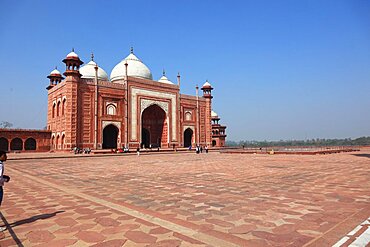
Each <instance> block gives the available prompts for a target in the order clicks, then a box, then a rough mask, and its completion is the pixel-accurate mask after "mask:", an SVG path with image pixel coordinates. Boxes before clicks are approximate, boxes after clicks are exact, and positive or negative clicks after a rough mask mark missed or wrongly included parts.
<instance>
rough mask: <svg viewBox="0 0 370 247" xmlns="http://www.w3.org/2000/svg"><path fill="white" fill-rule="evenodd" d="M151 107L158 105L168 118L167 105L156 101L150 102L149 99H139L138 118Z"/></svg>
mask: <svg viewBox="0 0 370 247" xmlns="http://www.w3.org/2000/svg"><path fill="white" fill-rule="evenodd" d="M151 105H158V106H159V107H160V108H162V110H163V111H164V112H165V113H166V115H167V116H168V103H167V102H163V101H157V100H150V99H141V102H140V107H141V113H140V116H141V115H143V111H144V110H145V109H146V108H148V107H149V106H151Z"/></svg>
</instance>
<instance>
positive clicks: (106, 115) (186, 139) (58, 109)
mask: <svg viewBox="0 0 370 247" xmlns="http://www.w3.org/2000/svg"><path fill="white" fill-rule="evenodd" d="M63 62H64V63H65V65H66V69H65V71H64V73H63V75H62V74H61V72H59V71H58V70H57V69H55V70H53V71H51V73H50V74H49V75H48V76H47V77H48V79H49V80H50V83H49V85H48V86H47V88H46V89H47V93H48V111H47V130H46V132H47V133H49V134H48V137H47V138H50V150H54V151H63V150H64V151H66V150H71V149H72V148H74V147H78V148H91V149H117V148H125V147H126V148H129V149H132V148H137V147H141V148H158V147H159V148H178V147H189V146H193V147H194V146H196V145H202V146H206V145H208V146H209V147H211V146H214V147H222V146H224V145H225V138H226V134H225V129H226V126H222V125H220V124H219V120H220V118H219V116H218V115H217V114H216V113H215V112H214V111H212V98H213V96H212V90H213V87H212V85H211V84H210V83H209V82H208V81H206V82H205V83H204V84H203V86H202V87H201V88H200V90H201V95H199V92H198V91H199V88H198V87H196V95H195V96H194V95H185V94H181V93H180V84H181V77H180V75H179V74H178V75H177V82H176V83H174V82H172V81H171V80H169V79H168V78H167V77H166V75H165V72H163V76H162V77H161V78H160V79H159V80H158V81H156V80H153V77H152V73H151V71H150V69H149V68H148V67H147V66H146V65H145V64H144V63H143V62H142V61H141V60H140V59H139V58H138V57H137V56H136V55H135V54H134V52H133V49H131V52H130V54H129V55H128V56H127V57H126V58H124V59H123V60H122V61H121V62H119V63H118V64H117V65H116V66H115V67H114V68H113V70H112V72H111V74H110V77H108V75H107V73H106V72H105V71H104V70H103V69H102V68H101V67H99V66H98V65H97V63H96V62H95V61H94V57H93V56H92V58H91V61H90V62H88V63H87V64H85V65H83V62H82V61H81V59H80V57H79V56H78V55H77V54H76V53H75V52H74V51H72V52H70V53H69V54H68V55H67V56H66V58H65V59H63ZM82 65H83V66H82ZM1 135H2V132H1V131H0V146H4V147H3V148H5V145H8V147H7V150H9V151H12V147H11V145H10V144H11V141H12V140H9V139H7V137H6V136H5V137H4V136H3V137H2V136H1ZM44 136H45V134H44ZM1 138H3V139H6V143H2V142H3V141H4V140H2V139H1ZM18 139H19V138H18ZM23 139H26V137H24V138H23ZM23 139H22V140H23ZM33 139H35V141H36V143H35V144H34V145H33V146H35V150H36V151H37V150H38V147H37V146H38V145H37V142H38V140H37V138H33ZM43 143H45V140H43ZM22 144H23V146H22ZM22 144H19V143H18V145H17V147H18V150H25V148H24V146H25V143H23V142H22ZM21 146H22V147H21ZM44 146H45V145H44ZM43 150H45V147H43Z"/></svg>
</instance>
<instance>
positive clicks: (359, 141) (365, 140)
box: [226, 136, 370, 147]
mask: <svg viewBox="0 0 370 247" xmlns="http://www.w3.org/2000/svg"><path fill="white" fill-rule="evenodd" d="M366 145H370V136H369V137H365V136H364V137H360V138H356V139H351V138H346V139H319V138H317V139H311V140H280V141H239V142H235V141H226V146H229V147H235V146H239V147H241V146H244V147H293V146H294V147H297V146H298V147H302V146H317V147H319V146H366Z"/></svg>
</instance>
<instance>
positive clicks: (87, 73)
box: [80, 61, 109, 81]
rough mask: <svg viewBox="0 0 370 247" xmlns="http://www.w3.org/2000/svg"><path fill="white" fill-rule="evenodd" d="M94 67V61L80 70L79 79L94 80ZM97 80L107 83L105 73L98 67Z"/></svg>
mask: <svg viewBox="0 0 370 247" xmlns="http://www.w3.org/2000/svg"><path fill="white" fill-rule="evenodd" d="M95 66H96V63H95V62H94V61H90V62H88V63H87V64H85V65H84V66H82V67H81V68H80V73H81V75H82V76H81V78H87V79H94V78H95ZM98 79H99V80H105V81H108V80H109V79H108V75H107V73H106V72H105V71H104V70H103V69H102V68H100V67H99V66H98Z"/></svg>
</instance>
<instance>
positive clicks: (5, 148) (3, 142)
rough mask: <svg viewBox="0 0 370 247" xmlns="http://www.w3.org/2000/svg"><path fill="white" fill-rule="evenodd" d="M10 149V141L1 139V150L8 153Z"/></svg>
mask: <svg viewBox="0 0 370 247" xmlns="http://www.w3.org/2000/svg"><path fill="white" fill-rule="evenodd" d="M8 148H9V141H8V139H6V138H4V137H1V138H0V150H1V151H8Z"/></svg>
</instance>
